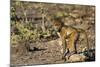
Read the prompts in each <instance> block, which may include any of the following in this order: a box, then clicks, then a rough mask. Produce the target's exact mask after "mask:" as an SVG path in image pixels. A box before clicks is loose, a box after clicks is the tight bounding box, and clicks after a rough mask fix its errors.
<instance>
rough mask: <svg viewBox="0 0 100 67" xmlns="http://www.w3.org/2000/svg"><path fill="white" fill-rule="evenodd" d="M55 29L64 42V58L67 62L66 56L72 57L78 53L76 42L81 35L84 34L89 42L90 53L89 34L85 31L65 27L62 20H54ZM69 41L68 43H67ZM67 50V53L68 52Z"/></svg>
mask: <svg viewBox="0 0 100 67" xmlns="http://www.w3.org/2000/svg"><path fill="white" fill-rule="evenodd" d="M52 22H53V28H54V30H55V31H56V32H57V33H58V35H59V36H60V38H61V40H62V46H63V57H62V59H64V60H65V61H66V58H65V57H66V56H71V55H72V54H75V53H77V48H76V42H77V40H78V39H79V36H80V34H81V33H84V35H85V38H86V41H87V49H88V53H89V44H88V38H87V33H86V32H85V31H84V30H83V29H79V28H75V27H72V26H68V25H64V23H63V22H62V21H61V20H60V18H54V19H52ZM67 39H68V42H67V41H66V40H67ZM66 49H67V52H66Z"/></svg>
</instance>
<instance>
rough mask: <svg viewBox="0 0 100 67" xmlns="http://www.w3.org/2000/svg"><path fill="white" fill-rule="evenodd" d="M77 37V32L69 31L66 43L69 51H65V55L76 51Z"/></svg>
mask: <svg viewBox="0 0 100 67" xmlns="http://www.w3.org/2000/svg"><path fill="white" fill-rule="evenodd" d="M77 39H78V33H77V32H73V33H71V35H70V37H69V41H68V45H67V48H68V51H69V53H67V56H71V55H72V54H75V53H77V48H76V42H77Z"/></svg>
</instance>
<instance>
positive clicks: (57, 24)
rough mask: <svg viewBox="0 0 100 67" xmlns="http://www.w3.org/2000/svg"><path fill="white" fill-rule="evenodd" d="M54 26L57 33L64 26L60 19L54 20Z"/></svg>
mask: <svg viewBox="0 0 100 67" xmlns="http://www.w3.org/2000/svg"><path fill="white" fill-rule="evenodd" d="M52 26H53V28H54V30H55V31H60V29H61V28H62V26H63V22H62V21H61V19H60V18H54V19H52Z"/></svg>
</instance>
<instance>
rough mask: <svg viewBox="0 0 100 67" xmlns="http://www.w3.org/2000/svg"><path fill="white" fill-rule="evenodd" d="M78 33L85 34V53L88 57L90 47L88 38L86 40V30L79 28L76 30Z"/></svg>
mask: <svg viewBox="0 0 100 67" xmlns="http://www.w3.org/2000/svg"><path fill="white" fill-rule="evenodd" d="M78 31H79V32H80V33H82V34H85V38H86V46H87V54H88V57H90V47H89V40H88V35H87V32H86V31H85V30H83V29H79V30H78Z"/></svg>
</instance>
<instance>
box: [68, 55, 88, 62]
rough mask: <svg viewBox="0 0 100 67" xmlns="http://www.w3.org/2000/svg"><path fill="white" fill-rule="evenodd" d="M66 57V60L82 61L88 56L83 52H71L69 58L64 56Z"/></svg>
mask: <svg viewBox="0 0 100 67" xmlns="http://www.w3.org/2000/svg"><path fill="white" fill-rule="evenodd" d="M66 59H68V62H84V61H86V60H87V59H88V57H86V56H84V55H83V54H73V55H71V56H70V57H69V58H68V57H67V56H66Z"/></svg>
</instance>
